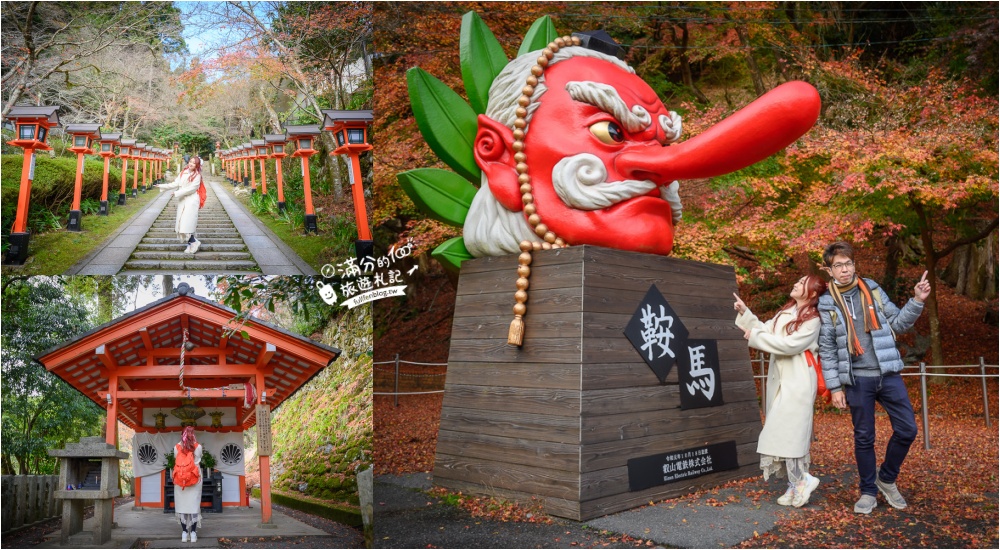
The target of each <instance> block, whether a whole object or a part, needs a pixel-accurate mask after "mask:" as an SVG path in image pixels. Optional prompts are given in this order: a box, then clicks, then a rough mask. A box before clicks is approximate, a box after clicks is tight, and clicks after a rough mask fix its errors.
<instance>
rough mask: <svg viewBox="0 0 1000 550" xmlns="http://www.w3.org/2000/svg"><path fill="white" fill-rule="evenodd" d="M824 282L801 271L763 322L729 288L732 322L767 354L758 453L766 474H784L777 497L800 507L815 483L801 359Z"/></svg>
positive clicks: (806, 371) (811, 382) (815, 324)
mask: <svg viewBox="0 0 1000 550" xmlns="http://www.w3.org/2000/svg"><path fill="white" fill-rule="evenodd" d="M826 286H827V284H826V282H825V281H824V280H823V279H822V278H820V276H819V275H807V276H805V277H802V278H801V279H799V280H798V282H796V283H795V286H793V287H792V291H791V293H790V294H789V297H790V300H789V301H788V303H786V304H785V305H784V307H782V308H781V310H780V311H779V312H778V314H777V315H775V316H774V318H773V319H771V320H770V321H768V322H766V323H762V322H761V321H760V320H759V319H757V317H756V316H755V315H754V314H753V313H752V312H751V311H750V310H749V309H747V306H746V304H744V303H743V300H741V299H740V297H739V296H737V295H736V294H733V296H736V302H735V303H734V304H733V308H734V309H735V310H736V311H737V312H739V315H737V317H736V325H737V326H739V327H740V328H742V329H743V331H744V337H745V338H746V339H747V341H748V344H749V346H750V347H752V348H755V349H759V350H761V351H764V352H767V353H770V354H771V362H770V365H769V366H768V373H767V411H766V417H765V420H764V429H763V430H762V431H761V432H760V439H759V440H758V441H757V453H759V454H760V468H761V470H763V471H764V479H765V480H766V479H768V477H769V476H771V475H777V476H782V475H787V477H788V490H787V491H785V494H783V495H782V496H781V497H780V498H778V504H781V505H783V506H788V505H792V506H795V507H796V508H798V507H801V506H802V505H804V504H805V503H806V502H809V495H810V494H812V492H813V491H814V490H815V489H816V487H817V486H819V479H818V478H816V477H813V476H812V475H810V474H809V443H810V441H811V439H812V425H813V407H814V404H815V402H816V371H815V369H814V368H813V367H811V366H810V365H809V363H808V362H807V361H806V358H805V351H806V350H809V351H811V352H812V353H813V354H816V353H817V351H818V346H817V340H818V339H819V327H820V319H819V312H818V311H817V309H816V304H817V303H818V302H819V297H820V295H821V294H823V293H824V292H826Z"/></svg>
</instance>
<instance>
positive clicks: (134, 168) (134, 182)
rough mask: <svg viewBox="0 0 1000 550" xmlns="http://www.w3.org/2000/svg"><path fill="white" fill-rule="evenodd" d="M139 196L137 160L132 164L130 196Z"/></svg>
mask: <svg viewBox="0 0 1000 550" xmlns="http://www.w3.org/2000/svg"><path fill="white" fill-rule="evenodd" d="M138 194H139V160H138V159H136V161H135V162H133V163H132V196H133V197H135V196H138Z"/></svg>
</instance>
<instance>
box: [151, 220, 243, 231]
mask: <svg viewBox="0 0 1000 550" xmlns="http://www.w3.org/2000/svg"><path fill="white" fill-rule="evenodd" d="M174 227H176V225H175V224H174V222H155V223H154V224H153V225H151V226H150V227H149V228H150V229H173V228H174ZM203 227H204V228H205V229H235V228H236V226H235V225H233V223H232V222H228V223H227V222H202V220H198V229H201V228H203Z"/></svg>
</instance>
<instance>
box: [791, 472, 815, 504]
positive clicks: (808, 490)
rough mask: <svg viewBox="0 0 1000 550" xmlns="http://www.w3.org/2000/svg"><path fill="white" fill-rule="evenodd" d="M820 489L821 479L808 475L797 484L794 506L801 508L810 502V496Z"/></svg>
mask: <svg viewBox="0 0 1000 550" xmlns="http://www.w3.org/2000/svg"><path fill="white" fill-rule="evenodd" d="M816 487H819V478H818V477H813V476H811V475H809V474H806V478H805V479H804V480H802V481H800V482H798V483H796V484H795V497H794V498H792V506H794V507H796V508H801V507H803V506H805V504H806V503H807V502H809V496H810V495H812V492H813V491H815V490H816Z"/></svg>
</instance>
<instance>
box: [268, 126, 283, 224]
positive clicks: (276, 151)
mask: <svg viewBox="0 0 1000 550" xmlns="http://www.w3.org/2000/svg"><path fill="white" fill-rule="evenodd" d="M287 141H288V139H287V138H286V137H285V134H265V135H264V142H265V143H267V148H268V152H269V153H270V155H269V156H270V157H271V158H273V159H274V173H275V177H276V178H277V180H278V212H284V211H285V189H284V180H283V178H282V175H281V159H283V158H285V157H286V156H288V154H287V153H285V143H286V142H287Z"/></svg>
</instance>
